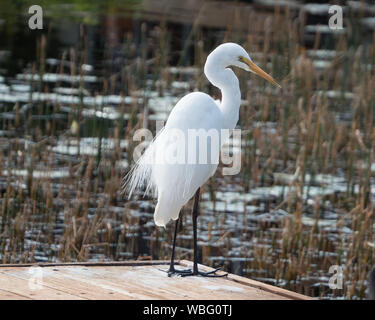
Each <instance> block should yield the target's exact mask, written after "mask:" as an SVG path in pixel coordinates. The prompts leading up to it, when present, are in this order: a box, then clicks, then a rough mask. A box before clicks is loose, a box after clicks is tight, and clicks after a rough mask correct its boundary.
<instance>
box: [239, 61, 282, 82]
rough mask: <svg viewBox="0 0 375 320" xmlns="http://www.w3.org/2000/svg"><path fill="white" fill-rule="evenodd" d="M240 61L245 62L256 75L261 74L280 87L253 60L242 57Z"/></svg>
mask: <svg viewBox="0 0 375 320" xmlns="http://www.w3.org/2000/svg"><path fill="white" fill-rule="evenodd" d="M242 61H243V62H245V63H246V64H247V65H248V66H249V68H250V70H251V71H253V72H254V73H256V74H257V75H258V76H261V77H262V78H263V79H266V80H267V81H269V82H271V83H272V84H274V85H275V86H278V87H279V88H281V86H280V85H279V84H278V83H277V82H276V81H275V80H274V79H273V78H272V77H271V76H270V75H269V74H268V73H266V72H264V71H263V70H262V69H261V68H259V67H258V66H257V65H256V64H255V63H254V62H252V61H250V60H249V59H247V58H245V57H242Z"/></svg>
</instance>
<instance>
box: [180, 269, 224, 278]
mask: <svg viewBox="0 0 375 320" xmlns="http://www.w3.org/2000/svg"><path fill="white" fill-rule="evenodd" d="M220 269H221V267H220V268H216V269H215V270H212V271H208V272H203V271H199V270H197V271H195V272H194V271H192V270H189V271H190V272H189V273H184V274H181V277H188V276H201V277H208V278H222V277H226V276H228V273H225V274H215V273H216V271H219V270H220Z"/></svg>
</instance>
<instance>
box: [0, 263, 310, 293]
mask: <svg viewBox="0 0 375 320" xmlns="http://www.w3.org/2000/svg"><path fill="white" fill-rule="evenodd" d="M191 266H192V262H190V261H186V260H183V261H180V262H179V265H178V266H177V267H178V268H186V267H189V268H190V267H191ZM200 268H201V270H204V271H209V270H212V269H211V268H209V267H207V266H203V265H200ZM167 269H168V262H166V261H124V262H110V263H108V262H87V263H63V264H53V263H43V264H13V265H10V264H8V265H0V300H4V299H12V300H19V299H26V300H46V299H59V300H61V299H63V300H77V299H78V300H82V299H83V300H87V299H88V300H92V299H94V300H96V299H125V300H134V299H142V300H145V299H162V300H164V299H174V300H187V299H194V300H195V299H199V300H233V299H241V300H275V299H276V300H306V299H310V298H309V297H307V296H304V295H301V294H297V293H294V292H291V291H288V290H284V289H280V288H277V287H274V286H271V285H268V284H264V283H262V282H259V281H254V280H251V279H248V278H244V277H240V276H237V275H233V274H229V275H228V277H224V278H205V277H185V278H183V277H179V276H175V277H170V278H169V277H168V276H167V274H166V272H165V271H166V270H167ZM218 273H220V272H218Z"/></svg>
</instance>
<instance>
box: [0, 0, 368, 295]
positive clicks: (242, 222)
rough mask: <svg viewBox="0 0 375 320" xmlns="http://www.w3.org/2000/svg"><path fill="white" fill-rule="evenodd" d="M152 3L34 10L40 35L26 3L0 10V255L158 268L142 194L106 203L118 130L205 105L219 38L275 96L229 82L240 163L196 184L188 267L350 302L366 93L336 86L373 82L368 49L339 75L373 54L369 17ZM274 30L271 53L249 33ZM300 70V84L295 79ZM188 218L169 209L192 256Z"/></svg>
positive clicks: (121, 164)
mask: <svg viewBox="0 0 375 320" xmlns="http://www.w3.org/2000/svg"><path fill="white" fill-rule="evenodd" d="M20 3H22V1H21V2H20ZM94 3H95V2H94ZM163 3H164V5H165V6H164V7H160V6H158V5H155V2H153V1H140V2H138V1H124V2H123V3H122V4H117V3H113V4H112V3H111V4H108V5H103V4H101V5H93V4H92V2H87V3H85V1H80V2H75V1H71V2H70V3H69V4H62V3H61V2H59V1H56V3H54V4H51V5H50V6H47V4H46V7H45V10H44V12H45V16H44V22H43V23H44V28H43V30H33V31H32V30H30V29H29V28H28V26H27V21H28V18H29V14H28V13H27V11H26V10H27V7H28V2H27V1H25V2H24V3H22V4H19V3H17V4H15V3H14V2H12V1H5V2H4V4H2V8H1V9H0V12H1V16H0V39H1V40H0V41H1V42H0V148H1V153H0V207H1V212H0V261H2V262H3V263H22V262H45V261H82V260H91V261H96V260H124V259H168V258H169V255H170V249H171V243H172V234H173V224H172V223H170V224H169V225H168V226H167V228H166V229H163V228H157V227H156V226H155V225H154V222H153V211H154V206H155V201H154V200H153V199H151V198H148V197H143V196H142V192H141V191H140V192H139V193H138V194H136V195H135V196H134V197H132V198H131V199H130V200H128V199H127V198H126V195H124V194H123V193H122V192H121V189H122V178H123V176H124V174H125V173H126V172H127V170H129V165H131V164H133V163H134V160H133V151H134V148H135V146H137V145H138V144H139V141H133V135H134V132H135V130H136V129H139V128H141V127H146V128H149V129H150V130H151V132H153V133H154V134H155V133H156V126H157V125H156V123H157V121H159V122H160V121H165V120H166V119H167V117H168V114H169V112H170V110H171V109H172V108H173V106H174V104H175V103H176V102H177V101H178V99H179V98H181V97H182V96H183V95H185V94H186V93H188V92H190V91H194V90H202V91H205V92H207V93H209V94H211V95H212V96H214V97H215V98H220V92H219V91H217V90H216V89H215V88H213V87H212V86H210V85H209V83H208V81H207V80H206V79H205V77H204V74H203V70H202V68H203V64H204V59H205V57H206V55H207V53H209V51H210V50H212V49H213V48H214V47H215V46H216V45H217V44H219V43H221V42H224V41H234V42H239V43H246V44H247V47H248V48H249V49H251V51H250V52H254V54H251V55H252V57H253V60H254V61H257V62H259V63H260V64H262V65H263V66H264V67H265V68H266V69H267V70H268V71H269V72H271V73H272V74H273V75H274V77H275V78H276V79H280V81H283V84H284V83H285V85H286V88H287V89H283V90H284V91H282V92H281V93H280V92H279V91H277V88H271V87H270V86H268V85H265V84H264V83H263V82H261V81H260V80H254V78H253V77H252V76H248V75H245V74H243V73H240V72H237V71H236V73H237V74H238V76H239V77H240V82H241V90H242V93H243V95H242V108H241V115H240V117H241V120H240V122H239V126H238V128H240V129H242V136H241V141H233V148H232V152H234V153H235V152H240V151H241V155H242V156H241V157H242V158H241V159H242V163H241V165H242V168H241V172H240V173H239V174H237V175H233V176H225V175H223V174H222V167H223V166H222V165H221V166H220V168H219V170H218V173H217V174H216V175H215V176H214V177H213V178H212V179H211V180H210V181H209V182H208V183H207V184H206V185H205V186H204V188H203V190H202V196H201V203H200V217H199V222H198V227H199V231H198V246H199V257H200V259H201V261H202V262H203V263H205V264H208V265H211V266H220V265H221V266H223V269H224V270H227V271H229V272H233V273H236V274H239V275H243V276H246V277H251V278H252V279H256V280H260V281H263V282H267V283H270V284H273V285H277V286H280V287H283V288H287V289H291V290H294V291H297V292H300V293H304V294H307V295H311V296H314V297H320V298H353V299H361V298H364V297H365V290H366V285H367V281H366V272H367V271H368V269H369V268H370V267H371V264H372V263H374V258H373V253H374V245H375V244H374V239H373V230H374V221H373V217H372V211H373V209H372V202H373V200H374V197H373V194H374V192H373V191H375V190H373V188H374V187H373V182H374V178H373V176H374V173H373V172H374V170H375V165H374V164H373V163H374V162H373V148H372V142H370V140H369V139H367V138H366V137H367V136H366V134H365V133H364V132H367V133H368V135H370V136H371V132H372V124H373V117H374V115H373V113H372V112H370V111H369V110H370V109H371V107H372V106H374V105H373V103H374V99H373V97H371V94H370V95H369V97H368V99H367V100H366V101H367V103H368V106H369V107H368V109H361V107H360V105H361V100H360V99H359V98H358V97H359V96H361V94H362V93H361V92H362V91H363V90H365V89H363V90H362V91H361V87H358V86H354V85H352V84H351V82H350V81H349V80H347V82H345V81H346V79H347V78H352V77H354V76H353V74H354V73H355V74H357V75H358V76H357V78H358V79H359V80H358V82H361V80H360V78H361V76H360V71H359V70H366V72H368V76H369V77H368V78H366V79H367V80H366V79H365V80H364V81H363V82H364V84H363V88H365V82H367V81H373V80H372V75H373V70H374V66H373V62H374V60H373V56H370V57H369V58H366V59H367V60H366V59H362V60H361V62H360V63H359V67H358V66H357V67H358V68H363V69H355V70H354V69H353V70H352V69H350V68H351V67H352V64H353V63H352V62H351V61H350V59H354V58H355V57H356V55H357V56H358V55H361V53H358V50H357V49H358V48H360V47H361V48H363V47H366V46H369V47H370V49H371V46H372V45H373V40H372V38H371V35H372V30H373V29H372V28H373V25H374V24H373V19H374V18H372V16H373V14H374V12H375V10H374V6H372V5H370V4H366V3H365V2H363V3H364V4H363V6H364V7H363V8H362V7H361V8H358V6H357V5H356V4H355V2H354V1H347V2H345V8H346V10H351V11H352V12H353V14H352V16H351V20H350V22H351V23H352V25H351V26H354V27H356V28H358V29H359V31H358V30H357V29H355V28H354V27H353V29H351V32H350V34H345V32H347V30H348V29H344V30H345V31H342V32H338V33H334V32H333V31H332V30H331V31H330V30H328V29H324V30H323V31H322V32H320V31H319V32H317V29H318V28H317V27H316V26H319V25H324V23H326V22H327V19H328V15H327V8H328V4H324V3H321V4H315V5H311V4H308V3H302V2H301V3H296V2H293V1H285V2H283V5H281V4H278V3H277V1H250V2H226V3H216V2H215V3H214V8H215V10H218V11H217V12H218V13H219V14H223V12H225V11H226V10H228V12H231V13H232V14H233V17H231V18H226V19H225V21H222V20H220V18H222V17H220V16H219V17H216V20H215V17H212V16H211V15H210V14H208V13H207V12H212V11H210V10H206V9H204V8H203V7H202V6H201V4H200V5H197V4H196V3H195V2H194V1H190V2H189V1H187V2H186V3H185V4H184V5H181V4H180V5H176V4H172V2H168V1H165V2H163ZM285 3H286V4H285ZM206 5H207V6H210V5H212V2H211V4H210V2H209V1H207V4H206ZM187 6H190V7H187ZM238 6H240V7H238ZM188 8H189V10H190V11H188ZM218 8H219V9H218ZM358 11H359V12H360V13H358ZM301 12H303V13H304V14H305V18H303V19H302V18H301ZM198 14H199V15H201V16H203V17H204V19H200V20H199V21H198V22H197V15H198ZM236 14H239V15H241V14H248V19H249V17H252V18H253V20H251V21H250V22H249V20H247V21H246V28H245V30H244V29H241V28H237V27H235V28H234V27H233V28H232V26H233V25H234V26H237V23H236V19H235V17H236ZM224 17H225V14H224ZM231 19H232V20H231ZM371 19H372V20H371ZM217 20H220V21H217ZM279 20H285V24H287V23H290V26H292V27H295V28H296V30H299V31H300V33H302V35H300V36H299V37H298V39H297V38H293V36H291V35H289V36H290V37H291V38H290V39H288V40H285V39H284V40H282V41H280V43H279V42H278V40H277V37H274V38H273V36H272V35H270V34H269V33H267V31H265V30H267V25H268V24H275V21H276V22H277V21H279ZM301 20H303V22H301ZM231 21H232V22H231ZM353 21H354V22H353ZM253 24H254V25H253ZM290 26H289V27H288V26H286V27H287V28H291V27H290ZM274 28H275V27H274ZM361 28H362V29H361ZM363 28H367V29H365V30H367V34H365V33H363V30H364V29H363ZM293 32H294V31H291V32H290V33H293ZM275 33H276V31H274V34H275ZM297 33H298V32H295V34H297ZM347 33H349V32H347ZM317 34H318V35H317ZM340 34H341V35H340ZM343 34H344V35H343ZM358 34H362V36H361V37H360V38H359V36H358ZM267 37H268V38H267ZM270 37H271V38H270ZM317 38H319V40H317ZM343 39H344V40H343ZM288 41H289V42H293V41H296V42H297V43H298V45H299V46H300V50H297V51H298V52H295V51H293V50H294V49H293V45H292V44H290V43H289V42H288ZM340 41H341V42H342V41H345V43H346V45H344V46H343V45H342V43H341V42H340ZM266 44H268V46H267V48H266ZM291 48H292V49H291ZM370 49H369V51H371V50H370ZM283 52H284V53H283ZM291 52H293V54H295V56H294V57H297V56H298V59H299V60H298V61H297V62H295V65H293V63H294V62H293V63H290V60H291V59H292V58H290V56H288V55H290V54H291ZM363 55H364V54H363ZM296 60H297V59H296ZM356 61H357V60H356ZM283 63H284V64H285V66H284V65H283ZM293 68H295V70H294V69H293ZM298 68H302V71H301V70H300V71H299V69H298ZM308 68H309V69H308ZM293 70H294V71H293ZM298 72H301V73H302V78H301V77H300V78H298ZM340 72H341V73H340ZM291 74H292V75H293V76H292V78H293V77H295V78H293V79H296V78H297V80H295V81H294V80H290V77H291ZM296 74H297V75H296ZM309 75H311V77H312V78H314V79H316V82H314V83H313V84H311V83H310V84H309V83H308V81H307V80H306V79H303V78H308V77H309ZM327 75H328V76H327ZM326 77H327V78H326ZM301 79H302V80H301ZM332 79H333V80H332ZM304 81H305V82H304ZM332 83H333V84H332ZM296 88H297V89H296ZM304 90H306V91H304ZM366 92H367V91H366ZM306 95H308V96H309V97H308V98H306ZM310 96H311V97H314V98H313V99H311V102H310V100H309V99H310ZM301 97H305V98H306V100H305V101H308V102H305V104H306V105H309V107H306V108H305V107H304V102H301V100H299V99H302V98H301ZM320 97H322V98H320ZM280 99H282V100H283V102H280V101H281V100H280ZM320 99H321V100H320ZM358 101H360V102H358ZM284 104H285V105H288V106H289V107H285V106H284ZM293 108H294V109H293ZM362 108H364V107H362ZM319 115H321V118H319ZM309 117H310V118H309ZM310 120H311V122H309V121H310ZM357 120H358V121H359V123H361V124H363V126H362V128H359V129H358V127H357V126H356V121H357ZM319 121H320V122H319ZM317 123H318V125H316V124H317ZM353 123H354V124H353ZM310 125H311V127H310ZM332 127H334V128H335V130H334V131H332V132H331V131H330V128H332ZM325 128H326V129H325ZM324 130H326V131H324ZM356 130H359V132H358V131H356ZM306 132H307V133H306ZM309 132H311V135H310V134H309ZM304 135H306V137H307V138H306V139H302V138H301V137H302V136H304ZM371 137H373V136H371ZM348 141H349V142H348ZM301 150H302V151H301ZM303 150H305V151H303ZM332 150H335V152H333V151H332ZM336 151H337V152H336ZM302 155H304V156H302ZM190 210H191V203H189V204H188V205H187V206H186V207H185V208H184V209H183V211H182V213H181V214H182V219H181V220H182V223H181V227H180V230H179V235H178V244H177V246H178V247H177V256H178V257H179V258H181V259H192V225H191V216H190ZM331 266H339V267H342V270H343V272H344V275H343V288H342V289H332V288H330V287H329V279H330V277H332V275H334V273H333V272H332V271H330V267H331Z"/></svg>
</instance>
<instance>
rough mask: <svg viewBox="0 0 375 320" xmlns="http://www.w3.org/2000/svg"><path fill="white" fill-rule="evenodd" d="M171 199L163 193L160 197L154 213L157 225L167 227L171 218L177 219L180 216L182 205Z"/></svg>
mask: <svg viewBox="0 0 375 320" xmlns="http://www.w3.org/2000/svg"><path fill="white" fill-rule="evenodd" d="M169 200H170V199H168V197H164V196H163V195H162V194H160V195H159V197H158V203H157V205H156V207H155V213H154V220H155V224H156V225H157V226H160V227H165V226H166V224H167V223H168V222H169V220H171V219H172V220H176V219H177V218H178V216H179V213H180V210H181V207H182V205H180V204H178V203H176V202H174V201H173V202H171V201H169Z"/></svg>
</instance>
